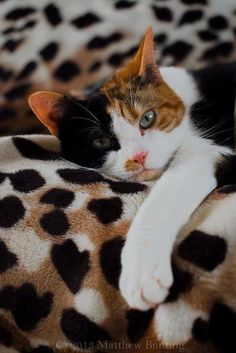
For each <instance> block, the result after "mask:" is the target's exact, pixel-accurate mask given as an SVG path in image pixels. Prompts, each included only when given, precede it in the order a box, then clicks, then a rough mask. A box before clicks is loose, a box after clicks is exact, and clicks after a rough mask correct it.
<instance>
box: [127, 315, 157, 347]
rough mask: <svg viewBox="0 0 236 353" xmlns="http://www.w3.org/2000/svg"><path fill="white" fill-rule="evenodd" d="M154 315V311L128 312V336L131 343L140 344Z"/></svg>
mask: <svg viewBox="0 0 236 353" xmlns="http://www.w3.org/2000/svg"><path fill="white" fill-rule="evenodd" d="M153 315H154V310H153V309H150V310H147V311H139V310H133V309H130V310H128V311H127V313H126V319H127V335H128V338H129V340H130V342H132V343H135V342H138V341H139V340H140V339H141V338H142V337H143V335H144V334H145V332H146V330H147V329H148V327H149V324H150V322H151V320H152V318H153Z"/></svg>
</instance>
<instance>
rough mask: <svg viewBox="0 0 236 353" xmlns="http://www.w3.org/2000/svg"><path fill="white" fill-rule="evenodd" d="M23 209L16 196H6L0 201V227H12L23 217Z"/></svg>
mask: <svg viewBox="0 0 236 353" xmlns="http://www.w3.org/2000/svg"><path fill="white" fill-rule="evenodd" d="M24 214H25V208H24V206H23V204H22V202H21V201H20V199H18V197H16V196H7V197H5V198H4V199H2V200H0V227H2V228H10V227H13V226H14V225H15V224H16V223H17V222H19V220H20V219H22V218H23V217H24Z"/></svg>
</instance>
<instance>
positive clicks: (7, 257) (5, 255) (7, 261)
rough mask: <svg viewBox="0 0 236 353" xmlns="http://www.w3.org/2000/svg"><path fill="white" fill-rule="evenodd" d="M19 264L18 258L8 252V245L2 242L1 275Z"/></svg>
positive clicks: (0, 246) (0, 241) (0, 256)
mask: <svg viewBox="0 0 236 353" xmlns="http://www.w3.org/2000/svg"><path fill="white" fill-rule="evenodd" d="M16 264H17V256H16V255H15V254H13V253H12V252H11V251H9V250H8V248H7V246H6V244H5V243H4V242H3V241H2V240H0V274H2V273H4V272H5V271H7V270H8V269H10V268H12V267H14V266H15V265H16Z"/></svg>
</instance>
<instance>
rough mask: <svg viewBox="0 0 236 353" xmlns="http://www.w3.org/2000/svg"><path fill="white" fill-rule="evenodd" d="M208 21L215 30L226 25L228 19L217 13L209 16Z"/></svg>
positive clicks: (221, 28)
mask: <svg viewBox="0 0 236 353" xmlns="http://www.w3.org/2000/svg"><path fill="white" fill-rule="evenodd" d="M208 23H209V26H210V28H212V29H213V30H215V31H217V30H223V29H225V28H227V27H228V21H227V19H226V18H225V17H224V16H222V15H217V16H214V17H211V18H210V19H209V20H208Z"/></svg>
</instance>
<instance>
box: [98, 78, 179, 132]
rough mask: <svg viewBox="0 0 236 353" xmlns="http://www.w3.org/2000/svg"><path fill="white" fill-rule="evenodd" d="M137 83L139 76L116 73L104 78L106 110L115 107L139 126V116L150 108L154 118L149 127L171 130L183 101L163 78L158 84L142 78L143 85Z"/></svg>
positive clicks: (130, 121)
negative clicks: (121, 77)
mask: <svg viewBox="0 0 236 353" xmlns="http://www.w3.org/2000/svg"><path fill="white" fill-rule="evenodd" d="M139 83H140V79H139V80H138V79H136V80H134V79H133V80H129V81H123V80H119V78H117V76H114V77H112V78H110V79H109V80H108V81H107V82H105V84H104V86H103V88H102V91H103V93H104V94H105V95H106V96H107V97H108V101H109V103H108V108H107V109H108V111H110V112H111V111H116V112H117V114H118V115H119V116H120V117H121V118H123V119H125V120H127V121H128V122H129V123H130V124H132V125H135V126H137V127H138V122H139V120H140V118H141V116H142V115H143V114H144V113H145V112H146V111H148V110H151V109H153V110H155V112H156V114H157V119H156V121H155V123H154V124H153V125H152V127H151V128H150V129H158V130H163V131H166V132H169V131H172V130H173V129H174V128H175V127H177V126H178V125H179V124H180V123H181V121H182V119H183V117H184V113H185V106H184V103H183V102H182V101H181V99H180V98H179V97H178V96H177V94H176V93H175V92H174V91H173V90H172V89H171V88H170V87H169V86H168V85H167V84H166V83H165V82H161V83H160V84H159V85H158V86H157V87H154V86H153V85H151V84H148V83H144V81H143V83H142V85H140V84H139Z"/></svg>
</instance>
